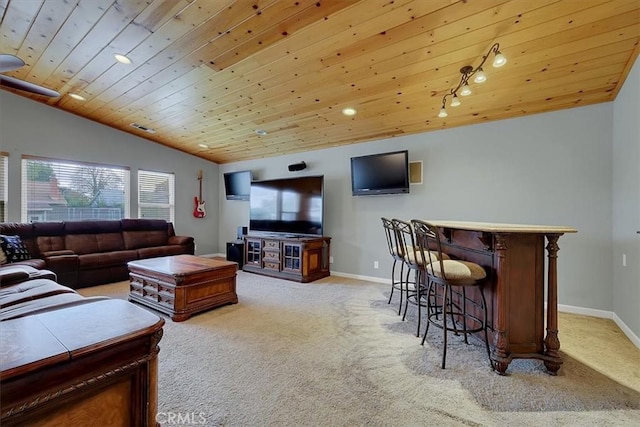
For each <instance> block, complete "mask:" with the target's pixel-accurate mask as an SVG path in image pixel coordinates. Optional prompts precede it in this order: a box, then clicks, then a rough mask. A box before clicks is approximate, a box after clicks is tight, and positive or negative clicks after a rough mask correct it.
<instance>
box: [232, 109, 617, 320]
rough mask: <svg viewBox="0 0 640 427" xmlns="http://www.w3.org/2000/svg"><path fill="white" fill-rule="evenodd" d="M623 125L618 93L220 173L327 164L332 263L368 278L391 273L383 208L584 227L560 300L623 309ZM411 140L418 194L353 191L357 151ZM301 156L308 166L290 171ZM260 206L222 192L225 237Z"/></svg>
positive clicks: (563, 259) (571, 247)
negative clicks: (615, 251)
mask: <svg viewBox="0 0 640 427" xmlns="http://www.w3.org/2000/svg"><path fill="white" fill-rule="evenodd" d="M612 125H613V118H612V104H611V103H607V104H599V105H594V106H589V107H584V108H576V109H571V110H564V111H559V112H554V113H547V114H538V115H533V116H528V117H523V118H517V119H512V120H502V121H498V122H492V123H486V124H482V125H476V126H467V127H460V128H455V129H450V130H444V131H437V132H429V133H423V134H419V135H411V136H405V137H401V138H393V139H387V140H381V141H375V142H370V143H363V144H357V145H351V146H347V147H337V148H332V149H327V150H320V151H314V152H309V153H306V154H304V155H291V156H282V157H278V158H272V159H261V160H256V161H252V162H238V163H235V164H226V165H220V172H221V173H223V172H225V171H232V170H242V169H251V170H253V171H254V172H255V173H256V174H257V177H258V178H259V179H269V178H275V177H282V176H299V175H304V174H309V175H311V174H324V175H325V181H326V183H325V234H326V235H328V236H331V238H332V243H331V252H332V255H333V257H334V263H333V265H332V266H331V268H332V271H335V272H341V273H348V274H352V275H357V276H365V277H378V278H383V279H387V278H388V277H389V275H390V268H391V260H390V257H389V255H388V253H387V249H386V245H385V242H384V235H383V233H382V228H381V222H380V217H381V216H385V217H398V218H403V219H411V218H423V219H450V220H470V221H489V222H507V223H525V224H546V225H567V226H572V227H575V228H577V229H578V230H579V232H578V233H577V234H570V235H565V236H563V237H562V238H561V239H560V241H559V246H560V254H559V268H558V277H559V282H560V288H559V301H560V303H561V304H566V305H572V306H577V307H588V308H592V309H597V310H606V311H611V310H612V309H613V292H612V287H611V278H612V274H613V273H612V243H611V222H612V214H611V206H612V195H611V186H612V159H611V151H612V150H611V139H612ZM400 149H408V150H409V160H410V161H415V160H422V161H423V169H424V179H423V182H424V184H422V185H412V186H411V193H410V194H408V195H392V196H360V197H353V196H352V195H351V187H350V175H349V174H350V164H349V160H350V157H351V156H356V155H363V154H370V153H377V152H383V151H392V150H400ZM301 160H304V161H306V162H307V164H308V165H309V167H308V168H307V169H306V170H305V171H302V172H289V171H288V170H287V165H288V164H290V163H294V162H298V161H301ZM220 191H221V195H222V194H224V189H223V188H222V187H221V188H220ZM248 210H249V202H237V201H227V200H221V201H220V227H221V228H220V238H221V246H222V243H223V241H224V240H225V239H229V238H233V236H234V235H235V229H236V227H237V226H238V225H247V224H248ZM374 261H379V262H380V268H379V269H377V270H376V269H374V268H373V262H374Z"/></svg>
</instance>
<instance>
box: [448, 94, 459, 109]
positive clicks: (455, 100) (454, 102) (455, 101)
mask: <svg viewBox="0 0 640 427" xmlns="http://www.w3.org/2000/svg"><path fill="white" fill-rule="evenodd" d="M450 105H451V106H452V107H457V106H458V105H460V100H459V99H458V95H456V94H455V93H454V94H453V98H451V104H450Z"/></svg>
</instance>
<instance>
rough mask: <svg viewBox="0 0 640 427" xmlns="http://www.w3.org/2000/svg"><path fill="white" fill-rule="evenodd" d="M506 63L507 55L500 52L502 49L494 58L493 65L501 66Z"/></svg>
mask: <svg viewBox="0 0 640 427" xmlns="http://www.w3.org/2000/svg"><path fill="white" fill-rule="evenodd" d="M506 63H507V58H505V56H504V55H503V54H502V53H500V51H498V52H497V53H496V57H495V58H493V66H494V67H495V68H500V67H502V66H503V65H504V64H506Z"/></svg>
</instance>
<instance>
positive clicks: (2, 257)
mask: <svg viewBox="0 0 640 427" xmlns="http://www.w3.org/2000/svg"><path fill="white" fill-rule="evenodd" d="M6 263H7V255H6V254H5V253H4V250H0V265H2V264H6Z"/></svg>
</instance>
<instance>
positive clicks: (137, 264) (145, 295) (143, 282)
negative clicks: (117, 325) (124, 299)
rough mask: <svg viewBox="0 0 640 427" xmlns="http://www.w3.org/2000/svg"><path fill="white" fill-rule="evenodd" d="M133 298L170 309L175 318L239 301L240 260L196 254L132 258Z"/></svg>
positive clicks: (130, 269)
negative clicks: (237, 285)
mask: <svg viewBox="0 0 640 427" xmlns="http://www.w3.org/2000/svg"><path fill="white" fill-rule="evenodd" d="M128 266H129V277H130V279H131V284H130V287H129V301H133V302H137V303H139V304H143V305H146V306H147V307H151V308H153V309H154V310H158V311H160V312H162V313H166V314H168V315H169V316H170V317H171V320H173V321H174V322H182V321H183V320H187V319H188V318H189V317H191V316H192V315H193V314H195V313H200V312H202V311H205V310H210V309H212V308H214V307H218V306H221V305H224V304H235V303H237V302H238V295H237V294H236V271H237V270H238V264H236V263H235V262H230V261H223V260H217V259H211V258H202V257H197V256H194V255H174V256H165V257H159V258H148V259H143V260H138V261H130V262H129V263H128Z"/></svg>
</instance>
